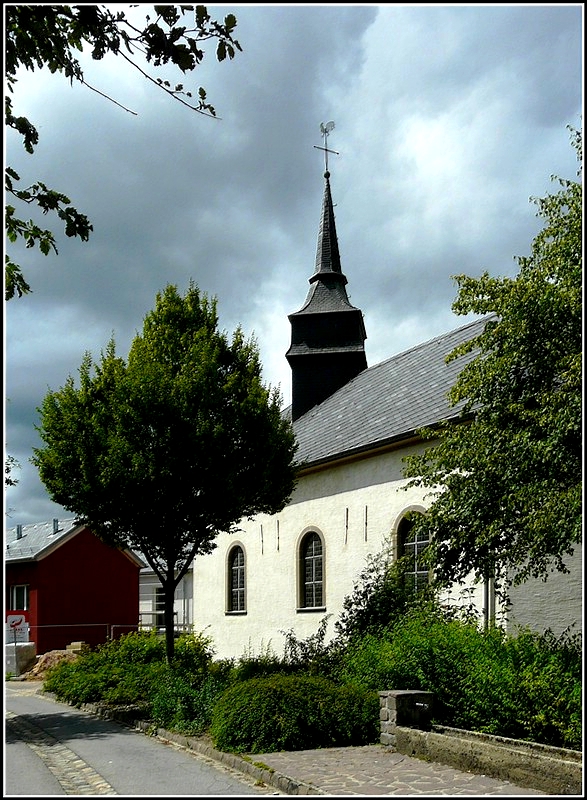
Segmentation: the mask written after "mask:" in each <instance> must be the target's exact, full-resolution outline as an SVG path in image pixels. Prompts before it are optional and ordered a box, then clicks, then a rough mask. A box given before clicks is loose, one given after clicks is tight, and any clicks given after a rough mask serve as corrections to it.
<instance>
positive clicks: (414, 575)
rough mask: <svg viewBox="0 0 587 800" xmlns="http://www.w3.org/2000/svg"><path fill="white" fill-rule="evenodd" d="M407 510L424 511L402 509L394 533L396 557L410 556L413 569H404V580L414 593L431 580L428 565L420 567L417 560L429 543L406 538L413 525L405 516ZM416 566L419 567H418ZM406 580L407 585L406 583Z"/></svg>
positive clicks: (420, 512) (427, 540)
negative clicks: (411, 551) (410, 551)
mask: <svg viewBox="0 0 587 800" xmlns="http://www.w3.org/2000/svg"><path fill="white" fill-rule="evenodd" d="M408 512H412V513H414V512H415V513H419V514H422V513H424V510H423V509H420V508H410V509H406V510H404V511H403V512H402V514H401V516H400V518H399V519H398V522H397V526H396V535H395V539H396V553H397V558H405V557H406V556H410V567H411V566H413V569H407V570H406V571H405V573H404V579H405V581H406V586H407V588H409V589H410V591H412V592H413V593H414V594H416V593H417V592H419V591H421V590H422V589H424V588H426V587H428V586H429V585H430V583H431V581H432V571H431V569H430V568H429V567H425V568H422V566H423V565H422V564H420V563H419V560H418V555H419V554H420V553H421V552H422V551H423V550H425V549H426V547H428V545H429V544H430V539H425V540H422V541H418V540H410V539H409V538H408V536H409V534H410V532H411V530H412V528H413V525H412V524H410V520H409V518H408V516H407V515H408ZM408 546H409V548H410V550H412V549H413V554H412V553H409V552H408V550H407V547H408ZM418 567H420V569H419V568H418ZM408 582H409V586H408V585H407V584H408Z"/></svg>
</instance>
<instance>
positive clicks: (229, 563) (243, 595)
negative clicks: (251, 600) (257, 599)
mask: <svg viewBox="0 0 587 800" xmlns="http://www.w3.org/2000/svg"><path fill="white" fill-rule="evenodd" d="M239 554H240V555H241V556H242V564H237V565H236V566H235V564H234V559H235V557H237V558H238V555H239ZM235 570H237V572H236V574H237V582H240V581H241V578H242V586H237V587H236V588H234V587H233V577H234V575H235ZM225 572H226V610H225V614H227V615H229V616H242V615H245V614H246V613H247V555H246V550H245V548H244V545H243V544H242V543H241V542H234V543H231V546H230V547H229V549H228V551H227V553H226V570H225ZM235 591H236V592H238V593H239V594H238V597H239V598H240V600H241V601H242V608H235V607H234V595H233V593H234V592H235ZM236 605H237V606H239V605H241V603H239V602H237V604H236Z"/></svg>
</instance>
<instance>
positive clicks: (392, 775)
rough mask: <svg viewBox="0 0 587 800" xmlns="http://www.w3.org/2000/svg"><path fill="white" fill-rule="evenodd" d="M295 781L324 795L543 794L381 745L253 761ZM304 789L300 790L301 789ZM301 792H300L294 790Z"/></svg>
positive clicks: (257, 757)
mask: <svg viewBox="0 0 587 800" xmlns="http://www.w3.org/2000/svg"><path fill="white" fill-rule="evenodd" d="M253 759H254V762H255V763H256V764H259V763H262V764H264V765H266V767H268V768H270V769H274V770H275V772H276V773H278V774H280V775H282V776H284V777H289V778H291V779H294V783H297V782H300V783H301V784H303V785H305V786H307V787H309V788H310V789H314V790H318V791H315V792H312V793H316V794H328V795H399V796H406V795H416V794H420V795H424V796H430V795H445V796H450V795H461V796H473V797H478V796H479V795H507V796H513V795H544V794H545V793H544V792H540V791H538V790H536V789H524V788H522V787H520V786H514V785H513V784H512V783H509V782H507V781H502V780H497V779H494V778H489V777H487V776H485V775H476V774H473V773H471V772H461V771H459V770H457V769H453V768H452V767H447V766H444V765H443V764H437V763H429V762H426V761H422V760H420V759H418V758H411V757H410V756H404V755H401V754H400V753H396V752H394V751H393V750H391V749H389V748H387V747H383V746H382V745H368V746H365V747H333V748H328V749H325V750H302V751H298V752H295V753H264V754H261V755H255V756H254V757H253ZM300 789H303V786H300ZM296 793H299V794H303V793H304V792H303V791H299V792H296Z"/></svg>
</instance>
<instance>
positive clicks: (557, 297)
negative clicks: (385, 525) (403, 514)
mask: <svg viewBox="0 0 587 800" xmlns="http://www.w3.org/2000/svg"><path fill="white" fill-rule="evenodd" d="M571 139H572V144H573V146H574V147H575V149H576V152H577V159H578V162H579V169H578V176H580V175H581V172H582V134H581V132H580V131H575V130H572V129H571ZM553 180H555V178H553ZM556 180H558V183H559V184H560V189H559V190H558V191H557V192H556V193H554V194H549V195H547V196H546V197H545V198H542V199H535V198H534V199H533V202H535V203H536V204H537V206H538V213H537V216H538V217H541V218H542V219H543V220H544V227H543V229H542V230H541V231H540V233H539V234H538V235H537V236H536V238H535V239H534V241H533V243H532V247H531V254H530V255H529V256H527V257H522V258H518V259H517V261H518V264H519V272H518V274H517V275H516V277H514V278H492V277H490V276H489V275H488V274H487V273H484V274H483V275H482V276H481V277H480V278H470V277H467V276H465V275H459V276H457V277H456V281H457V283H458V285H459V292H458V296H457V299H456V301H455V303H454V305H453V310H454V311H455V312H456V313H457V314H468V313H470V312H473V313H477V314H490V315H491V316H490V317H489V318H488V321H487V322H486V324H485V326H484V330H483V332H482V333H481V334H480V335H479V336H477V337H476V338H474V339H473V340H472V341H470V342H468V343H466V344H464V345H462V346H460V347H459V348H457V349H456V350H454V351H453V352H452V353H451V354H450V355H449V357H448V359H449V360H452V359H455V358H457V357H458V356H460V355H462V354H465V353H472V354H474V358H473V359H472V360H471V361H470V363H469V364H468V365H467V366H466V367H465V368H464V369H463V370H462V372H461V373H460V375H459V377H458V380H457V382H456V384H455V386H454V387H453V389H452V390H451V392H450V395H449V399H450V401H451V402H452V404H453V405H456V404H462V413H461V421H462V424H456V425H455V424H449V423H447V424H443V425H441V426H440V427H439V429H437V430H427V431H423V434H424V436H425V437H426V438H429V439H432V438H435V439H436V440H437V441H436V444H435V446H434V447H431V448H430V449H428V450H427V451H426V453H425V454H424V455H421V456H416V457H412V458H409V459H407V467H406V473H405V474H406V475H407V477H409V478H411V480H410V481H409V485H410V486H424V487H427V488H428V489H430V491H431V494H432V497H433V498H434V500H433V503H432V505H431V507H430V510H429V513H428V514H427V515H421V516H420V518H419V519H418V520H416V521H415V524H416V526H417V527H418V528H419V529H420V530H422V531H426V532H427V534H428V536H430V538H431V546H430V553H429V557H430V561H431V563H432V564H433V566H434V568H435V570H436V574H437V576H438V578H439V580H440V581H446V582H452V581H455V580H456V581H460V580H462V579H463V578H464V577H465V576H466V575H467V574H468V573H469V572H470V571H471V570H472V571H473V573H474V574H475V576H476V577H477V578H479V579H485V578H487V577H490V576H492V575H494V576H495V577H496V578H497V580H498V586H499V587H500V588H501V589H502V591H503V592H504V594H506V596H507V587H508V586H510V585H511V584H512V583H513V584H514V585H517V584H519V583H521V582H523V581H524V580H526V579H527V578H529V577H530V576H533V577H542V578H543V579H545V580H546V577H547V576H548V573H549V570H550V569H552V567H554V568H556V569H557V570H559V571H562V572H565V571H568V569H567V568H566V567H565V558H566V557H567V556H569V555H571V554H572V553H573V548H574V546H575V545H576V544H577V543H579V542H580V541H581V464H582V460H581V449H582V448H581V385H582V381H581V366H582V363H581V361H582V359H581V322H582V295H581V290H582V275H581V262H582V237H581V228H582V186H581V184H580V183H579V182H578V181H573V180H563V179H556ZM439 487H442V488H440V489H439Z"/></svg>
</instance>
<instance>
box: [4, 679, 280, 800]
mask: <svg viewBox="0 0 587 800" xmlns="http://www.w3.org/2000/svg"><path fill="white" fill-rule="evenodd" d="M5 687H6V689H5V715H6V748H5V754H4V795H3V796H4V797H14V796H18V795H26V796H28V797H31V796H37V797H38V796H43V797H44V796H47V795H63V794H68V795H94V794H95V795H98V794H104V795H143V796H147V795H174V796H181V795H191V796H200V795H237V796H244V795H255V794H257V795H258V794H280V792H277V791H276V790H275V789H274V788H272V787H268V786H259V787H258V786H255V783H254V779H253V778H250V777H248V776H245V775H244V774H242V773H241V772H237V771H235V770H232V769H229V768H228V767H226V766H224V765H221V764H219V763H217V762H216V761H214V760H212V759H209V758H206V757H204V756H202V755H200V754H197V753H193V752H190V751H186V750H184V749H181V748H179V747H177V746H173V745H165V744H163V743H162V742H161V741H159V740H157V739H155V738H151V737H149V736H145V735H144V734H138V733H136V732H134V731H132V730H130V729H129V728H125V727H123V726H121V725H118V724H116V723H114V722H110V721H108V720H104V719H99V718H98V717H95V716H93V715H91V714H88V713H87V712H84V711H80V710H77V709H75V708H73V707H71V706H69V705H65V704H63V703H57V702H55V701H54V700H52V699H50V698H48V697H46V696H43V695H39V694H36V692H37V691H38V689H39V687H40V684H36V683H28V682H16V681H15V682H11V681H9V682H6V683H5Z"/></svg>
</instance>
